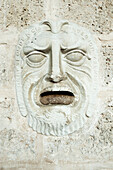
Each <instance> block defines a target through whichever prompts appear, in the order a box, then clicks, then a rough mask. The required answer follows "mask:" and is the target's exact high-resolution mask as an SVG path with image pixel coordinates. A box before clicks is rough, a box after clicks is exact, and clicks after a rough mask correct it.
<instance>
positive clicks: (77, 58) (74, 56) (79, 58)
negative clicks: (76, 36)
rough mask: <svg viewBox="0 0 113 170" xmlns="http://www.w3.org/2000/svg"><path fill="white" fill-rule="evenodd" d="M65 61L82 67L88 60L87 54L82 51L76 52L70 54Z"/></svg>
mask: <svg viewBox="0 0 113 170" xmlns="http://www.w3.org/2000/svg"><path fill="white" fill-rule="evenodd" d="M65 59H66V62H67V63H68V64H71V65H75V66H80V65H82V64H83V63H84V61H85V59H86V54H85V52H83V51H81V50H75V51H72V52H70V53H68V54H67V55H66V56H65Z"/></svg>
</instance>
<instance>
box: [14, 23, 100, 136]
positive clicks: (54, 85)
mask: <svg viewBox="0 0 113 170" xmlns="http://www.w3.org/2000/svg"><path fill="white" fill-rule="evenodd" d="M97 59H98V50H97V47H96V43H95V40H94V37H93V35H92V34H91V33H90V32H89V31H88V30H87V29H86V28H83V27H81V26H79V25H77V24H75V23H72V22H69V21H64V20H61V21H57V22H56V21H42V22H38V23H36V24H34V25H32V26H30V27H29V28H28V29H26V30H24V31H23V32H22V34H21V35H20V40H19V42H18V45H17V50H16V61H15V65H16V91H17V100H18V105H19V109H20V112H21V114H22V115H23V116H25V117H27V119H28V124H29V126H30V127H32V128H33V130H35V131H37V132H38V133H41V134H44V135H55V136H63V135H68V134H71V133H73V132H75V131H78V130H79V129H80V128H83V127H84V125H85V124H87V121H88V120H89V119H90V117H92V116H93V114H95V109H96V95H97V89H98V61H97Z"/></svg>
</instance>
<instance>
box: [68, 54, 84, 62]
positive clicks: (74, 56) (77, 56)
mask: <svg viewBox="0 0 113 170" xmlns="http://www.w3.org/2000/svg"><path fill="white" fill-rule="evenodd" d="M82 57H83V54H81V53H71V54H69V55H67V56H66V59H68V60H70V61H73V62H77V61H79V60H81V59H82Z"/></svg>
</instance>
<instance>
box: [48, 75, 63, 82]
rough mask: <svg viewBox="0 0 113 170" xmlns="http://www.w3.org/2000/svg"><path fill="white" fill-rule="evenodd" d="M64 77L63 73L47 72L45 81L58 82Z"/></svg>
mask: <svg viewBox="0 0 113 170" xmlns="http://www.w3.org/2000/svg"><path fill="white" fill-rule="evenodd" d="M65 79H66V77H65V76H64V75H61V74H59V75H54V74H48V75H47V76H46V81H50V82H53V83H59V82H60V81H63V80H65Z"/></svg>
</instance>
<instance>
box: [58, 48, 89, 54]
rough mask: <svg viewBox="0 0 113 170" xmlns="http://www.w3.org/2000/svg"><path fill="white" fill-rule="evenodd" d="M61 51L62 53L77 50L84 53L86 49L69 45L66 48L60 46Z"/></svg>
mask: <svg viewBox="0 0 113 170" xmlns="http://www.w3.org/2000/svg"><path fill="white" fill-rule="evenodd" d="M61 51H62V52H63V53H68V52H71V51H78V52H81V53H84V54H87V52H86V50H85V49H80V48H78V47H70V48H67V47H63V48H62V47H61Z"/></svg>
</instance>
